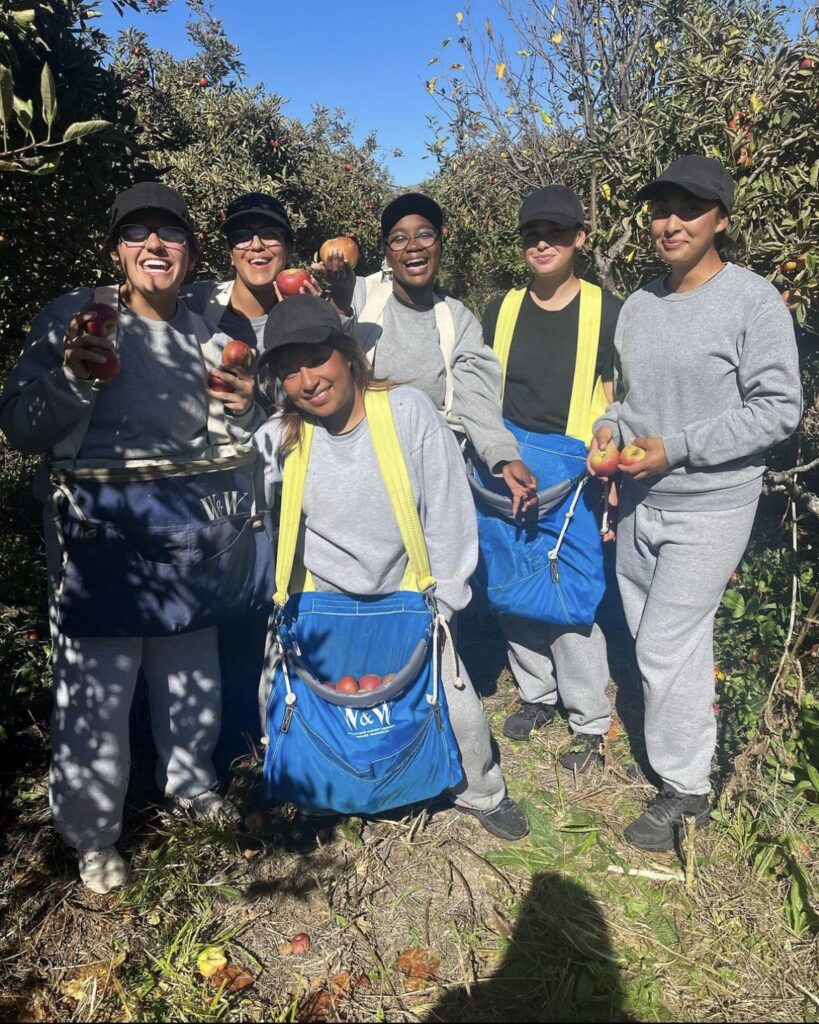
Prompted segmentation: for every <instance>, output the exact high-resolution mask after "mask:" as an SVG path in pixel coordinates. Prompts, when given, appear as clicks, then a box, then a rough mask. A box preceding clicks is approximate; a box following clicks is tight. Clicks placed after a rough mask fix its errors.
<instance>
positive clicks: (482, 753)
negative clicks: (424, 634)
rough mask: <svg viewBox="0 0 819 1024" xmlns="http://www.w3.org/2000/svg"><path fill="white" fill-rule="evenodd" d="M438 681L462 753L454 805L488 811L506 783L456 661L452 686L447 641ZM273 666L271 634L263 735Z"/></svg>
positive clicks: (262, 696) (262, 697)
mask: <svg viewBox="0 0 819 1024" xmlns="http://www.w3.org/2000/svg"><path fill="white" fill-rule="evenodd" d="M450 630H451V632H452V636H453V640H456V642H457V631H456V624H455V620H454V619H453V621H452V622H451V623H450ZM442 662H443V666H442V670H441V678H442V680H443V683H444V692H445V693H446V699H447V707H448V709H449V720H450V723H451V725H452V731H453V733H454V734H455V739H456V741H457V743H458V747H459V749H460V752H461V766H462V767H463V770H464V777H463V779H462V781H461V782H460V784H459V785H458V786H457V787H456V788H455V789H454V790H453V791H452V794H453V797H454V799H455V803H456V804H459V805H460V806H462V807H471V808H473V809H474V810H477V811H491V810H493V809H494V808H495V807H497V806H498V804H499V803H500V802H501V801H502V800H503V798H504V797H505V796H506V783H505V782H504V779H503V773H502V772H501V769H500V765H499V764H498V762H497V761H496V760H495V758H494V756H493V754H492V737H491V735H490V732H489V723H488V722H487V720H486V715H485V714H484V710H483V705H482V704H481V699H480V697H479V696H478V694H477V691H476V690H475V687H474V686H473V685H472V680H471V679H470V678H469V675H468V673H467V671H466V666H465V665H464V663H463V662H462V661H460V659H458V669H459V672H458V675H459V676H460V680H461V682H462V683H463V688H462V689H459V688H458V687H456V685H455V680H456V678H457V677H456V674H455V672H454V664H453V658H452V655H451V653H450V650H449V641H447V643H446V645H445V646H444V650H443V657H442ZM275 666H276V655H275V652H274V650H273V646H272V634H271V633H270V632H268V637H267V650H266V653H265V668H264V671H263V673H262V679H261V682H260V685H259V714H260V717H261V722H262V734H263V735H266V734H267V700H268V697H269V694H270V683H271V681H272V678H273V672H274V671H275Z"/></svg>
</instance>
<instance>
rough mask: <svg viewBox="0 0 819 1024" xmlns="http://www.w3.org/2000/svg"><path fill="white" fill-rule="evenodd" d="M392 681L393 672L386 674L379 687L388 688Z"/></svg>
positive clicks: (393, 677)
mask: <svg viewBox="0 0 819 1024" xmlns="http://www.w3.org/2000/svg"><path fill="white" fill-rule="evenodd" d="M393 679H395V672H388V673H387V674H386V675H385V676H384V678H383V679H382V680H381V685H382V686H389V685H390V683H391V682H392V681H393Z"/></svg>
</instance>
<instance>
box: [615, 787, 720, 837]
mask: <svg viewBox="0 0 819 1024" xmlns="http://www.w3.org/2000/svg"><path fill="white" fill-rule="evenodd" d="M692 816H693V817H694V818H696V821H697V827H698V828H702V827H703V826H704V825H707V824H708V822H709V821H710V818H711V801H710V799H709V797H708V794H707V793H706V794H704V795H702V796H695V795H692V794H690V793H680V792H678V791H677V790H676V789H674V787H673V786H669V785H668V783H666V784H665V785H664V786H663V789H662V791H661V792H660V793H658V794H657V796H655V797H654V799H653V800H652V801H651V803H650V804H649V805H648V807H647V808H646V809H645V810H644V811H643V813H642V814H641V815H640V817H639V818H638V819H637V820H636V821H633V822H632V823H631V824H630V825H629V826H628V828H626V830H625V832H624V833H623V834H624V835H625V837H626V839H627V840H628V841H629V842H630V843H631V845H632V846H636V847H638V848H639V849H641V850H673V849H674V840H675V838H676V837H675V833H676V832H678V831H679V830H681V829H682V830H684V829H685V819H686V818H688V817H692Z"/></svg>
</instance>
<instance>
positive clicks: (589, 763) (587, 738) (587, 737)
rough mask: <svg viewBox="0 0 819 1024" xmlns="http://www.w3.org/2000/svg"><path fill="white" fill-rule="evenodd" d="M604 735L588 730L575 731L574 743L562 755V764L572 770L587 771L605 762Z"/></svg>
mask: <svg viewBox="0 0 819 1024" xmlns="http://www.w3.org/2000/svg"><path fill="white" fill-rule="evenodd" d="M602 747H603V737H602V736H597V735H592V734H591V733H587V732H578V733H575V735H574V739H573V740H572V745H571V746H570V747H569V749H568V750H567V751H566V753H565V754H563V755H561V758H560V763H561V765H562V766H563V767H564V768H565V769H566V770H567V771H570V772H585V771H588V770H589V768H593V767H594V765H596V764H602V763H603V754H602V753H601V750H602Z"/></svg>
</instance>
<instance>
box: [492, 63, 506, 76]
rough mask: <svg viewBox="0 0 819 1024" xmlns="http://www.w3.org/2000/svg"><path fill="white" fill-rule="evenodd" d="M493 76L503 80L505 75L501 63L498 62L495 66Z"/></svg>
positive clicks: (504, 68) (504, 66)
mask: <svg viewBox="0 0 819 1024" xmlns="http://www.w3.org/2000/svg"><path fill="white" fill-rule="evenodd" d="M495 74H496V75H497V76H498V78H503V76H504V75H505V74H506V65H505V64H504V63H503V62H502V61H499V62H498V63H497V64H496V65H495Z"/></svg>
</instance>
